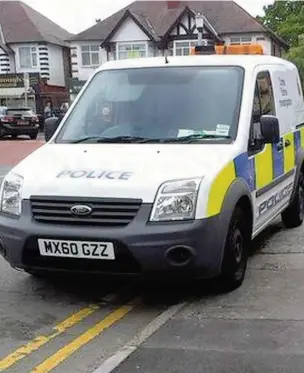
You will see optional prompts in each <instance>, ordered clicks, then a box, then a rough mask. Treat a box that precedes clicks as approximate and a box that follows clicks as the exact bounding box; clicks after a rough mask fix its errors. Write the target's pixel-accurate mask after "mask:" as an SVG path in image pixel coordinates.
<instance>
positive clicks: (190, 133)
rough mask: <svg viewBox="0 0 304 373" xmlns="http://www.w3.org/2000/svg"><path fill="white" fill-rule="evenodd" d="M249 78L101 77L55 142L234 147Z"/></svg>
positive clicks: (220, 73) (188, 71) (189, 74)
mask: <svg viewBox="0 0 304 373" xmlns="http://www.w3.org/2000/svg"><path fill="white" fill-rule="evenodd" d="M243 77H244V71H243V69H242V68H241V67H237V66H232V67H230V66H212V67H201V66H200V67H167V66H166V67H157V68H154V67H153V68H152V67H151V68H133V69H121V70H108V71H107V70H105V71H101V72H99V73H97V74H96V75H95V76H94V78H93V79H92V81H91V82H90V83H89V85H88V86H87V88H86V90H85V91H84V93H83V94H82V95H81V97H80V99H79V101H78V103H77V104H76V105H75V107H74V108H73V110H72V112H71V113H70V114H69V115H68V117H67V118H66V120H65V123H64V124H63V127H62V128H61V130H60V131H59V133H58V135H57V138H56V140H55V141H56V142H60V143H62V142H63V143H70V142H74V143H80V142H86V141H88V142H93V143H94V142H96V143H98V142H103V141H104V142H112V143H120V142H130V143H135V142H154V141H155V142H174V143H182V142H187V141H188V140H189V141H191V142H196V141H205V140H207V141H219V140H221V141H228V140H230V141H231V140H233V139H234V138H235V137H236V134H237V126H238V117H239V110H240V105H241V96H242V89H243Z"/></svg>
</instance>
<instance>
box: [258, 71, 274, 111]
mask: <svg viewBox="0 0 304 373" xmlns="http://www.w3.org/2000/svg"><path fill="white" fill-rule="evenodd" d="M257 84H258V89H259V95H260V100H261V113H262V115H275V114H276V111H275V103H274V95H273V88H272V84H271V77H270V73H269V72H268V71H263V72H260V73H259V74H258V77H257Z"/></svg>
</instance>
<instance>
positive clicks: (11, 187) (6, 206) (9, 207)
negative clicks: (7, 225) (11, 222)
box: [0, 173, 23, 216]
mask: <svg viewBox="0 0 304 373" xmlns="http://www.w3.org/2000/svg"><path fill="white" fill-rule="evenodd" d="M22 185H23V178H22V177H21V176H19V175H17V174H14V173H10V174H9V175H8V176H7V177H6V178H5V179H4V181H3V185H2V187H1V205H0V211H2V212H4V213H5V214H9V215H14V216H20V214H21V201H22V199H21V191H22Z"/></svg>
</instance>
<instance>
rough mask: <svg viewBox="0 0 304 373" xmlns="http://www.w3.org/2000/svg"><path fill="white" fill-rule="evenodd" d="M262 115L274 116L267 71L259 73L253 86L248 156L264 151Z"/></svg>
mask: <svg viewBox="0 0 304 373" xmlns="http://www.w3.org/2000/svg"><path fill="white" fill-rule="evenodd" d="M262 115H275V101H274V95H273V89H272V84H271V77H270V74H269V72H268V71H265V72H260V73H259V74H258V76H257V80H256V84H255V92H254V99H253V108H252V116H251V126H250V134H249V144H248V153H249V156H250V155H253V154H255V153H258V152H260V151H262V150H263V149H264V143H263V139H262V132H261V123H260V118H261V116H262Z"/></svg>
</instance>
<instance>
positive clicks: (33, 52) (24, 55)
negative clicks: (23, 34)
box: [19, 47, 38, 69]
mask: <svg viewBox="0 0 304 373" xmlns="http://www.w3.org/2000/svg"><path fill="white" fill-rule="evenodd" d="M19 59H20V67H21V68H27V69H30V68H34V67H37V66H38V52H37V48H36V47H20V48H19Z"/></svg>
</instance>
